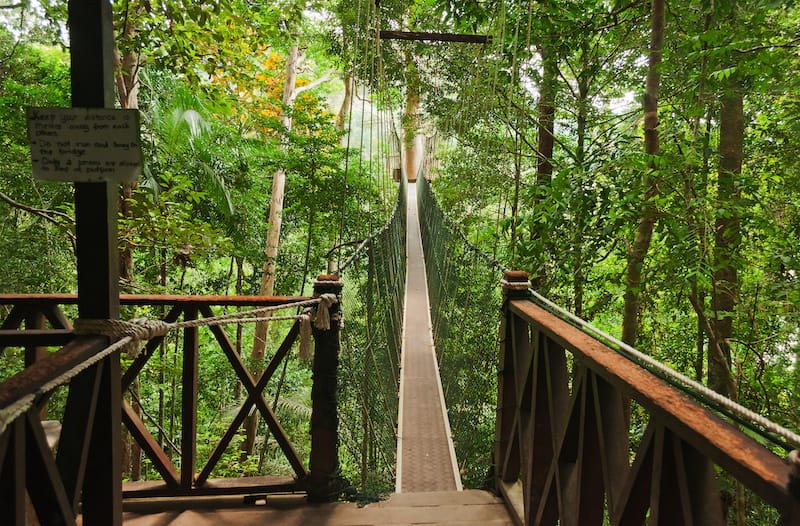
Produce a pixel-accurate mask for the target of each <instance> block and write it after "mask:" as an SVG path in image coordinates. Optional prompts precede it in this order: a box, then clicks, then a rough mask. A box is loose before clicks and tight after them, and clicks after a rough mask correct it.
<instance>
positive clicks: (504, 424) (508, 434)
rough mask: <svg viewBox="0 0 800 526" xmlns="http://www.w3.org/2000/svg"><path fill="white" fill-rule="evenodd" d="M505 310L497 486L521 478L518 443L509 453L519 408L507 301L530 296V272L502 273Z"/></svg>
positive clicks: (498, 423) (501, 343) (498, 413)
mask: <svg viewBox="0 0 800 526" xmlns="http://www.w3.org/2000/svg"><path fill="white" fill-rule="evenodd" d="M501 284H502V288H503V310H504V313H505V315H504V316H503V318H502V323H501V325H500V337H501V341H500V357H499V366H498V373H497V374H498V378H497V419H496V424H495V437H496V438H495V453H494V473H495V481H496V484H497V485H498V486H501V485H502V483H504V482H514V481H516V480H517V478H518V477H519V473H520V465H519V452H518V449H519V443H517V444H516V446H515V447H516V450H517V451H514V452H509V448H511V447H512V444H513V441H514V439H515V436H514V434H513V429H514V419H515V414H516V410H517V386H516V383H515V376H514V362H515V360H514V351H515V349H514V345H513V341H514V339H513V336H512V331H513V330H514V326H513V322H512V320H511V319H510V318H511V317H512V316H513V314H511V313H510V312H509V311H508V302H509V301H511V300H515V299H523V298H527V297H528V289H529V288H530V284H531V283H530V281H529V280H528V273H527V272H523V271H509V272H506V273H505V274H504V275H503V281H502V282H501Z"/></svg>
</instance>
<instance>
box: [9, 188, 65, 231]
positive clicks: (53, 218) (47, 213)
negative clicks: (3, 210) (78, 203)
mask: <svg viewBox="0 0 800 526" xmlns="http://www.w3.org/2000/svg"><path fill="white" fill-rule="evenodd" d="M0 200H2V201H5V202H6V203H7V204H9V205H10V206H11V207H12V208H17V209H19V210H22V211H24V212H28V213H29V214H33V215H35V216H38V217H41V218H42V219H44V220H45V221H48V222H50V223H53V224H54V225H56V226H59V227H64V226H72V225H75V220H74V219H73V218H72V217H70V216H69V215H67V214H65V213H64V212H58V211H56V210H45V209H43V208H34V207H32V206H28V205H25V204H22V203H19V202H17V201H14V200H13V199H11V198H10V197H9V196H7V195H6V194H4V193H3V192H0ZM57 218H59V219H60V221H59V220H58V219H57ZM67 235H68V236H69V237H70V239H71V240H72V241H75V234H73V233H72V232H70V231H69V230H67Z"/></svg>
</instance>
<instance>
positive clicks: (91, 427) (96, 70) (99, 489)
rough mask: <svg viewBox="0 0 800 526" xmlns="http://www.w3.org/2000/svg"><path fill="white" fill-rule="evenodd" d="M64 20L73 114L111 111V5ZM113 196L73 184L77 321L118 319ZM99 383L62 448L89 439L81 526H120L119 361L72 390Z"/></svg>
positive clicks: (98, 1) (82, 5)
mask: <svg viewBox="0 0 800 526" xmlns="http://www.w3.org/2000/svg"><path fill="white" fill-rule="evenodd" d="M68 17H69V18H68V26H69V30H70V56H71V72H72V106H73V107H79V108H113V106H114V69H113V68H114V61H113V50H114V38H113V28H112V16H111V4H110V3H109V1H108V0H69V3H68ZM117 194H118V190H117V184H116V183H110V182H102V183H76V184H75V233H76V237H77V248H76V255H77V262H78V314H79V316H80V317H81V318H99V319H114V318H119V284H118V281H119V265H118V255H117V209H118V197H117ZM98 376H99V378H98ZM96 380H97V381H98V382H99V394H98V397H97V402H96V408H95V411H94V419H93V422H92V421H89V422H85V421H84V422H80V421H79V418H77V417H71V415H73V414H75V415H79V414H83V415H86V414H87V411H86V406H87V405H88V406H91V405H92V401H91V400H88V399H85V397H80V398H81V399H80V400H78V399H77V398H78V397H74V399H73V400H72V405H73V407H67V410H66V413H65V417H64V427H63V430H62V432H63V433H64V440H62V443H61V448H64V447H67V448H69V447H71V446H76V448H78V449H79V448H80V445H79V443H80V442H81V441H80V440H77V439H76V438H77V437H78V436H80V433H81V431H82V432H84V433H85V432H87V431H89V436H90V438H89V454H88V456H87V458H86V467H85V476H84V477H83V493H82V499H81V500H82V503H83V505H82V512H83V524H84V525H86V526H95V525H102V526H116V525H120V524H122V479H121V473H120V469H121V461H122V456H121V437H120V428H121V423H120V421H121V420H120V415H121V392H120V364H119V355H114V356H111V357H109V358H107V359H106V360H104V361H103V362H102V363H100V364H98V365H97V366H95V367H92V368H90V369H88V370H87V371H86V372H84V373H83V374H81V375H80V376H79V377H77V378H76V379H75V380H74V381H73V383H78V384H82V386H83V387H84V388H83V389H81V388H79V389H78V391H81V392H84V393H89V392H91V391H92V386H94V385H96V384H95V381H96ZM80 406H83V407H80ZM91 413H92V411H91V410H90V411H88V414H91ZM81 428H82V429H81ZM76 454H80V451H79V450H78V451H76ZM79 470H80V469H79ZM71 475H74V474H71ZM79 478H80V477H79Z"/></svg>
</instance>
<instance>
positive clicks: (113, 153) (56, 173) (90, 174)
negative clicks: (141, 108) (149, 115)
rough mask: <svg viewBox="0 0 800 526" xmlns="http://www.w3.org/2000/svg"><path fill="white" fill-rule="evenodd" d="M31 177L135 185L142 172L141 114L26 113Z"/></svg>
mask: <svg viewBox="0 0 800 526" xmlns="http://www.w3.org/2000/svg"><path fill="white" fill-rule="evenodd" d="M28 137H29V138H30V142H31V160H32V161H33V177H34V178H35V179H42V180H45V181H78V182H100V181H117V182H123V181H136V179H137V178H138V177H139V174H140V173H141V171H142V148H141V143H140V141H139V112H138V111H137V110H114V109H89V108H28Z"/></svg>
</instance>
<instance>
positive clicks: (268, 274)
mask: <svg viewBox="0 0 800 526" xmlns="http://www.w3.org/2000/svg"><path fill="white" fill-rule="evenodd" d="M299 60H300V48H299V47H298V45H297V44H296V43H295V44H293V45H292V47H291V48H290V49H289V56H287V57H286V78H285V79H284V82H283V99H282V102H283V109H282V110H281V125H282V126H283V133H284V138H283V143H282V148H283V150H284V152H287V151H288V148H289V144H288V141H289V132H290V131H291V129H292V114H291V109H292V105H293V103H294V99H295V96H296V86H297V64H298V62H299ZM285 187H286V170H285V169H284V168H283V167H281V168H279V169H278V170H276V171H275V174H274V175H273V176H272V199H271V200H270V203H269V225H268V231H267V243H266V247H265V250H264V255H265V260H264V266H263V269H262V270H263V271H262V274H261V288H260V290H259V294H260V295H262V296H272V295H274V293H275V266H276V263H277V260H278V245H279V242H280V237H281V222H282V216H283V197H284V195H285ZM267 327H268V323H267V322H259V323H257V324H256V329H255V337H254V338H253V350H252V352H251V353H250V358H251V359H252V363H251V367H252V369H253V370H252V373H253V376H254V377H256V378H257V377H258V375H259V374H260V373H261V371H262V369H263V367H262V366H263V362H264V353H265V351H266V348H267ZM245 429H246V438H245V442H244V444H243V447H242V450H243V451H244V453H243V454H244V455H245V456H246V455H252V454H253V451H254V448H255V437H256V431H257V429H258V413H256V412H255V411H254V412H253V414H252V415H250V416H248V417H247V420H246V421H245Z"/></svg>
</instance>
